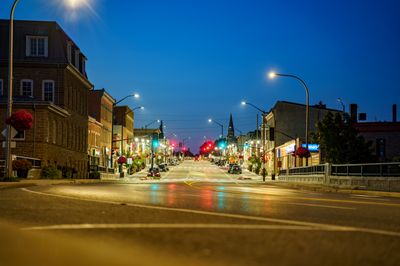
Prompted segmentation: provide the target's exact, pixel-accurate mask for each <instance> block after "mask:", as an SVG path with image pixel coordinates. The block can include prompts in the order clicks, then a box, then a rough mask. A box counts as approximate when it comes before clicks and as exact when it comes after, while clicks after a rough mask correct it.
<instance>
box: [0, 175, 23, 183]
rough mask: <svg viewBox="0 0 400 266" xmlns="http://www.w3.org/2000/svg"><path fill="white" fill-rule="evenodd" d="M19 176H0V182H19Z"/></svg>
mask: <svg viewBox="0 0 400 266" xmlns="http://www.w3.org/2000/svg"><path fill="white" fill-rule="evenodd" d="M19 181H20V180H19V178H17V177H14V176H12V177H0V182H19Z"/></svg>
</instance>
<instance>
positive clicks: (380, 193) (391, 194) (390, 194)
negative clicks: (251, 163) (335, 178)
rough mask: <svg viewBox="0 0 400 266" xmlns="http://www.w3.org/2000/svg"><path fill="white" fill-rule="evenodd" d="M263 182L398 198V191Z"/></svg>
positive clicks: (299, 188)
mask: <svg viewBox="0 0 400 266" xmlns="http://www.w3.org/2000/svg"><path fill="white" fill-rule="evenodd" d="M265 184H268V185H270V184H276V185H277V186H281V187H287V188H293V189H298V190H311V191H320V192H331V193H341V194H359V195H371V196H380V197H393V198H400V192H389V191H374V190H360V189H348V188H346V189H345V188H338V187H328V186H318V185H307V184H302V183H287V182H280V181H267V182H265Z"/></svg>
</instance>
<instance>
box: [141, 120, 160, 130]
mask: <svg viewBox="0 0 400 266" xmlns="http://www.w3.org/2000/svg"><path fill="white" fill-rule="evenodd" d="M155 122H157V123H160V122H161V120H160V119H157V120H154V121H151V122H150V123H148V124H147V125H145V126H144V128H145V129H147V127H148V126H150V125H152V124H154V123H155Z"/></svg>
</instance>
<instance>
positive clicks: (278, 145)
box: [261, 101, 341, 174]
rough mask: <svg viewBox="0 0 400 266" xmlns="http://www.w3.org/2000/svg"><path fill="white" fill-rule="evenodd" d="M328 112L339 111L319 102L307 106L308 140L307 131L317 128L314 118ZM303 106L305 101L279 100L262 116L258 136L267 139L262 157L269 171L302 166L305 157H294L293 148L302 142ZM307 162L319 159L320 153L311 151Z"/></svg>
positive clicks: (304, 129)
mask: <svg viewBox="0 0 400 266" xmlns="http://www.w3.org/2000/svg"><path fill="white" fill-rule="evenodd" d="M329 112H332V113H338V112H341V111H339V110H336V109H329V108H326V105H324V104H322V103H320V104H317V105H312V106H311V105H310V106H309V132H308V134H309V143H310V140H311V138H310V133H311V132H313V131H315V130H316V124H317V122H319V121H321V120H322V119H323V118H324V117H325V115H327V114H328V113H329ZM305 122H306V106H305V105H304V104H299V103H293V102H286V101H278V102H276V104H275V105H274V107H273V108H272V109H271V110H270V111H269V112H268V113H267V114H266V115H265V116H264V117H263V125H262V130H261V137H262V138H264V140H265V143H266V145H265V146H266V150H265V157H266V169H267V172H268V174H277V173H278V172H279V170H280V169H281V168H284V169H286V168H291V167H295V166H304V165H305V160H301V159H299V158H295V157H294V156H293V153H294V152H295V149H296V148H297V147H298V146H299V145H301V144H303V143H305V131H306V126H305ZM311 155H312V157H311V158H309V160H308V161H309V165H314V164H318V163H320V157H319V156H320V153H319V152H315V153H314V152H312V153H311Z"/></svg>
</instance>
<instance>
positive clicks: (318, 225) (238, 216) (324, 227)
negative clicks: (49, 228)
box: [21, 188, 400, 237]
mask: <svg viewBox="0 0 400 266" xmlns="http://www.w3.org/2000/svg"><path fill="white" fill-rule="evenodd" d="M21 190H23V191H25V192H29V193H33V194H38V195H44V196H51V197H59V198H66V199H73V200H81V201H88V202H98V203H105V204H114V205H120V204H121V202H115V201H105V200H93V199H82V198H77V197H72V196H64V195H57V194H51V193H45V192H39V191H34V190H30V189H27V188H21ZM126 206H131V207H137V208H146V209H153V210H162V211H174V212H182V213H191V214H200V215H209V216H215V217H225V218H235V219H243V220H252V221H263V222H272V223H281V224H289V225H298V226H310V227H315V228H318V229H320V230H330V231H352V232H362V233H369V234H376V235H387V236H394V237H400V232H393V231H387V230H380V229H370V228H357V227H351V226H340V225H331V224H322V223H313V222H303V221H296V220H288V219H278V218H267V217H257V216H247V215H242V214H230V213H218V212H208V211H200V210H190V209H183V208H170V207H162V206H151V205H144V204H136V203H126Z"/></svg>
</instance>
